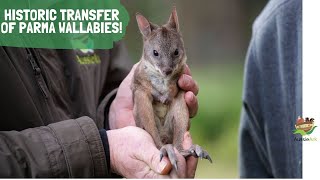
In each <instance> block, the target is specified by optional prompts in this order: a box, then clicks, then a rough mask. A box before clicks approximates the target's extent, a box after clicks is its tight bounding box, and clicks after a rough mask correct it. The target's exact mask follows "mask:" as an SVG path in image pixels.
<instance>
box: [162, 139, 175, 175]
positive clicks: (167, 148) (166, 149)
mask: <svg viewBox="0 0 320 180" xmlns="http://www.w3.org/2000/svg"><path fill="white" fill-rule="evenodd" d="M164 156H167V157H168V158H169V160H170V162H171V164H172V165H173V166H174V168H175V169H176V170H178V166H177V156H176V154H175V152H174V148H173V145H172V144H166V145H164V146H162V147H161V149H160V161H161V160H162V158H163V157H164Z"/></svg>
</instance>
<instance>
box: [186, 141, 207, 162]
mask: <svg viewBox="0 0 320 180" xmlns="http://www.w3.org/2000/svg"><path fill="white" fill-rule="evenodd" d="M181 154H182V155H183V156H184V157H188V156H194V157H196V158H198V157H199V158H200V159H208V160H209V161H210V162H211V163H212V159H211V157H210V155H209V153H208V152H207V151H206V150H204V149H202V147H201V146H199V145H197V144H194V145H192V146H191V148H190V149H188V150H184V151H182V152H181Z"/></svg>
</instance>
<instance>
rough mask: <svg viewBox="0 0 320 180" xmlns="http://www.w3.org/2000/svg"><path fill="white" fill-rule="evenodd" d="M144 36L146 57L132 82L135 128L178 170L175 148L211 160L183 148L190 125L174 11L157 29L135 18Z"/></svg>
mask: <svg viewBox="0 0 320 180" xmlns="http://www.w3.org/2000/svg"><path fill="white" fill-rule="evenodd" d="M136 18H137V22H138V26H139V29H140V31H141V33H142V35H143V54H142V57H141V59H140V62H139V65H138V66H137V68H136V70H135V73H134V78H133V82H132V87H131V88H132V91H133V101H134V117H135V121H136V125H137V126H138V127H140V128H143V129H145V130H146V131H147V132H148V133H149V134H150V135H151V136H152V138H153V140H154V142H155V144H156V146H157V148H158V149H160V151H161V158H162V157H163V156H169V159H170V161H171V163H172V164H173V165H174V166H175V167H176V168H177V165H176V158H175V154H174V151H173V147H176V148H177V150H178V151H179V152H180V153H181V154H182V155H184V156H189V155H193V156H196V157H201V158H206V159H209V160H210V161H211V158H210V156H209V155H208V153H207V152H206V151H204V150H202V149H201V147H200V146H198V145H194V146H193V147H192V148H191V149H189V150H184V149H183V147H182V142H183V136H184V134H185V132H186V131H187V130H188V127H189V126H190V120H189V112H188V107H187V105H186V103H185V100H184V92H183V91H182V90H180V89H179V87H178V85H177V81H178V79H179V77H180V76H181V75H182V73H183V70H184V67H185V64H186V60H187V57H186V54H185V49H184V45H183V40H182V36H181V34H180V31H179V23H178V16H177V12H176V10H175V8H174V9H173V11H172V14H171V16H170V18H169V21H168V22H167V23H166V24H165V25H163V26H158V25H155V24H152V23H150V22H149V21H148V20H147V19H146V18H145V17H143V16H142V15H140V14H137V15H136Z"/></svg>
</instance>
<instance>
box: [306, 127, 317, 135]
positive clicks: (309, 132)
mask: <svg viewBox="0 0 320 180" xmlns="http://www.w3.org/2000/svg"><path fill="white" fill-rule="evenodd" d="M316 127H317V126H313V128H312V129H311V130H310V131H308V132H307V134H308V135H309V134H311V133H312V132H313V130H314V129H315V128H316Z"/></svg>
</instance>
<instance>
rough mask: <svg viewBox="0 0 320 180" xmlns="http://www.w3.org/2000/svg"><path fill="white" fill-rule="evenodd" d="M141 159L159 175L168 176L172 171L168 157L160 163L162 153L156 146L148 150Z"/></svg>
mask: <svg viewBox="0 0 320 180" xmlns="http://www.w3.org/2000/svg"><path fill="white" fill-rule="evenodd" d="M141 158H142V160H143V161H144V162H145V163H146V164H147V165H148V166H149V167H150V168H151V169H152V170H153V171H154V172H155V173H157V174H161V175H166V174H169V172H170V171H171V169H172V165H171V163H170V161H169V159H168V158H167V157H163V158H162V160H161V161H160V151H159V150H158V149H157V148H156V147H155V146H152V147H148V148H146V149H145V151H144V153H143V154H142V157H141Z"/></svg>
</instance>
